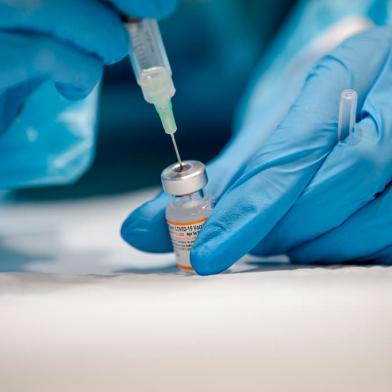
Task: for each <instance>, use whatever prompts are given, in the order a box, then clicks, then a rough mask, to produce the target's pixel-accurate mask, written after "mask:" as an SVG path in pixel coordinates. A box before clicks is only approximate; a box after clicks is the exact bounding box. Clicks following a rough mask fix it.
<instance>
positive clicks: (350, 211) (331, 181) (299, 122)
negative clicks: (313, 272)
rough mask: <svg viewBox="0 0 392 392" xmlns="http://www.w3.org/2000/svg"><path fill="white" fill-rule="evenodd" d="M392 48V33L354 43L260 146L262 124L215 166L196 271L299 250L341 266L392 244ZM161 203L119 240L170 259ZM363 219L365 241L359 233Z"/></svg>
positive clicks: (317, 75)
mask: <svg viewBox="0 0 392 392" xmlns="http://www.w3.org/2000/svg"><path fill="white" fill-rule="evenodd" d="M391 44H392V30H391V29H390V28H373V29H370V30H368V31H366V32H364V33H361V34H359V35H357V36H355V37H353V38H351V39H348V40H347V41H345V42H344V43H343V44H342V45H340V46H339V47H338V48H337V49H335V50H334V51H332V52H331V53H330V54H329V55H327V56H325V57H324V58H323V59H322V60H321V61H320V62H319V63H318V64H317V65H316V66H315V67H314V69H313V70H312V71H311V72H310V73H309V76H308V78H307V80H306V83H305V85H304V87H303V89H302V91H301V93H300V95H299V96H298V98H297V99H296V101H295V103H294V105H293V106H292V107H291V109H290V110H289V112H288V114H287V116H286V117H285V119H284V120H283V122H282V123H281V124H280V125H279V126H278V127H277V128H276V130H275V131H274V132H273V133H272V135H271V136H270V137H269V138H268V139H267V140H266V141H265V142H262V143H259V142H260V140H261V138H260V134H261V133H263V118H254V119H253V120H254V122H253V124H252V125H251V126H250V127H248V129H242V130H240V131H239V133H238V135H237V136H236V138H235V139H234V140H233V142H232V143H231V144H230V145H229V147H228V148H227V149H226V150H225V151H224V152H223V153H222V154H221V155H220V156H219V157H218V158H217V159H216V160H215V161H214V162H212V163H211V164H210V166H209V168H208V172H209V177H210V184H209V186H208V189H207V191H208V192H210V193H212V195H213V196H214V197H215V198H216V199H217V204H216V207H215V209H214V211H213V213H212V215H211V217H210V218H209V220H208V221H207V223H206V225H205V227H204V228H203V230H202V231H201V233H200V235H199V237H198V240H197V241H196V243H195V245H194V247H193V249H192V252H191V261H192V265H193V267H194V268H195V270H196V271H197V272H198V273H200V274H212V273H218V272H221V271H224V270H225V269H226V268H228V267H229V266H230V265H231V264H233V263H234V262H235V261H236V260H238V259H239V258H240V257H241V256H243V255H245V254H246V253H248V252H253V253H256V254H273V253H281V252H287V251H290V250H291V249H292V247H293V246H297V247H296V249H295V250H293V251H292V252H290V255H291V256H292V257H293V258H294V259H297V260H304V261H305V260H308V261H318V260H323V259H325V258H329V257H330V256H331V255H333V260H334V261H343V260H346V259H347V258H358V257H366V256H368V255H370V254H371V253H374V252H376V251H379V250H381V249H383V248H387V247H388V246H391V245H392V243H391V237H390V235H389V234H390V233H391V228H392V227H391V219H390V218H387V216H386V215H384V214H389V215H390V211H389V210H391V208H390V207H389V208H388V209H387V207H386V206H387V205H388V202H389V205H391V203H390V199H391V196H390V195H389V194H390V190H389V191H384V190H385V188H386V186H387V184H388V183H389V182H390V181H391V179H392V158H391V151H392V134H391V133H392V115H391V114H390V110H389V103H390V101H391V92H392V59H391ZM346 88H353V89H355V90H357V92H358V95H359V103H358V107H359V108H360V117H359V122H358V123H357V124H356V126H355V129H354V132H353V134H352V135H351V136H350V137H348V138H347V139H346V140H344V141H342V142H340V143H338V142H337V121H338V108H339V97H340V93H341V91H342V90H343V89H346ZM244 132H245V133H246V137H245V138H244V137H242V138H241V133H244ZM381 193H382V196H381V197H377V198H376V200H374V199H375V197H376V195H378V194H381ZM388 199H389V200H388ZM369 203H370V204H369ZM165 204H166V197H165V196H164V195H160V196H158V198H157V199H155V200H154V201H152V202H149V203H146V204H145V205H144V206H142V207H140V208H139V209H137V210H136V211H134V212H133V213H132V214H131V215H130V216H129V217H128V219H127V220H126V221H125V223H124V225H123V227H122V235H123V237H124V238H125V239H126V240H127V241H128V242H129V243H130V244H132V245H133V246H136V247H137V248H140V249H142V250H147V251H153V252H164V251H170V242H169V237H168V233H167V228H166V224H165V221H164V207H165ZM375 211H377V213H375ZM384 211H385V212H384ZM389 215H388V217H389ZM388 219H389V220H388ZM363 221H366V222H367V225H366V227H365V230H366V233H363V232H362V231H361V228H360V227H358V226H357V225H358V224H359V223H361V222H362V223H361V224H363ZM344 222H346V223H344ZM343 223H344V224H343ZM361 227H363V226H361ZM333 228H336V229H335V230H333V231H330V230H331V229H333ZM272 229H273V231H272V232H271V230H272ZM328 231H330V232H329V233H327V232H328ZM269 232H271V233H270V234H269V235H268V236H267V234H268V233H269ZM325 233H327V234H325ZM388 233H389V234H388ZM322 234H324V235H323V236H322V237H320V238H319V239H317V240H314V241H313V242H310V243H309V244H304V243H305V242H306V241H309V240H311V239H314V238H315V237H317V236H320V235H322ZM343 235H344V236H343ZM266 236H267V237H266ZM338 239H339V241H338ZM357 241H362V242H361V243H356V242H357ZM298 245H300V246H299V247H298Z"/></svg>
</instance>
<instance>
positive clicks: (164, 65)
mask: <svg viewBox="0 0 392 392" xmlns="http://www.w3.org/2000/svg"><path fill="white" fill-rule="evenodd" d="M126 27H127V30H128V34H129V38H130V40H129V41H130V50H129V57H130V59H131V63H132V67H133V70H134V72H135V76H136V80H137V83H138V84H139V86H140V87H141V89H142V92H143V96H144V99H145V100H146V101H147V102H149V103H152V104H153V105H154V106H155V109H156V110H157V112H158V114H159V117H160V119H161V122H162V125H163V129H164V130H165V132H166V133H167V134H169V135H170V136H171V138H172V141H173V146H174V150H175V152H176V156H177V159H178V163H179V164H180V167H182V161H181V157H180V153H179V151H178V147H177V143H176V139H175V137H174V133H175V132H176V131H177V125H176V121H175V119H174V115H173V109H172V103H171V99H172V97H173V96H174V94H175V92H176V89H175V88H174V84H173V80H172V71H171V68H170V64H169V60H168V58H167V55H166V50H165V47H164V46H163V42H162V37H161V34H160V32H159V27H158V23H157V21H156V20H154V19H127V20H126Z"/></svg>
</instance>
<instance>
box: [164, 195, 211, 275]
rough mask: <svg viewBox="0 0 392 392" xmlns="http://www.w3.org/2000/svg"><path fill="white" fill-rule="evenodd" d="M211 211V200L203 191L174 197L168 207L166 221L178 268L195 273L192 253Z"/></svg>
mask: <svg viewBox="0 0 392 392" xmlns="http://www.w3.org/2000/svg"><path fill="white" fill-rule="evenodd" d="M211 210H212V202H211V198H210V197H209V196H204V195H203V192H202V191H198V192H194V193H192V194H190V195H185V196H177V197H174V198H173V199H172V201H171V202H170V203H169V205H168V206H167V209H166V220H167V224H168V227H169V233H170V238H171V240H172V244H173V248H174V252H175V255H176V261H177V267H178V268H179V269H180V270H182V271H189V272H192V271H193V268H192V265H191V261H190V251H191V248H192V245H193V243H194V242H195V241H196V239H197V236H198V234H199V232H200V230H201V229H202V228H203V226H204V224H205V222H206V220H207V219H208V216H209V214H210V212H211Z"/></svg>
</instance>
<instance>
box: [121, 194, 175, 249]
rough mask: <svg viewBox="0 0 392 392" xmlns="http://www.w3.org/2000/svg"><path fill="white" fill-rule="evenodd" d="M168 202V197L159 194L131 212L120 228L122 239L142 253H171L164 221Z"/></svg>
mask: <svg viewBox="0 0 392 392" xmlns="http://www.w3.org/2000/svg"><path fill="white" fill-rule="evenodd" d="M168 200H169V196H168V195H165V194H164V193H160V194H159V195H158V196H157V197H156V198H155V199H153V200H151V201H149V202H147V203H144V204H143V205H142V206H141V207H139V208H137V209H136V210H135V211H133V212H132V213H131V214H130V215H129V216H128V218H127V219H126V220H125V221H124V223H123V224H122V226H121V236H122V238H123V239H124V240H125V241H126V242H128V243H129V244H130V245H132V246H133V247H135V248H137V249H140V250H142V251H144V252H152V253H165V252H171V251H172V250H173V248H172V245H171V242H170V237H169V231H168V229H167V224H166V219H165V208H166V205H167V203H168Z"/></svg>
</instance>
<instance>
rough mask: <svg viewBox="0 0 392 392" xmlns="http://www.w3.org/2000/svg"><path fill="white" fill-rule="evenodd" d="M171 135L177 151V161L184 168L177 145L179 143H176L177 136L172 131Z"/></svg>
mask: <svg viewBox="0 0 392 392" xmlns="http://www.w3.org/2000/svg"><path fill="white" fill-rule="evenodd" d="M170 136H171V138H172V141H173V146H174V151H175V152H176V156H177V161H178V163H179V164H180V169H181V170H182V160H181V156H180V152H179V151H178V147H177V143H176V138H175V137H174V133H171V134H170Z"/></svg>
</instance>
